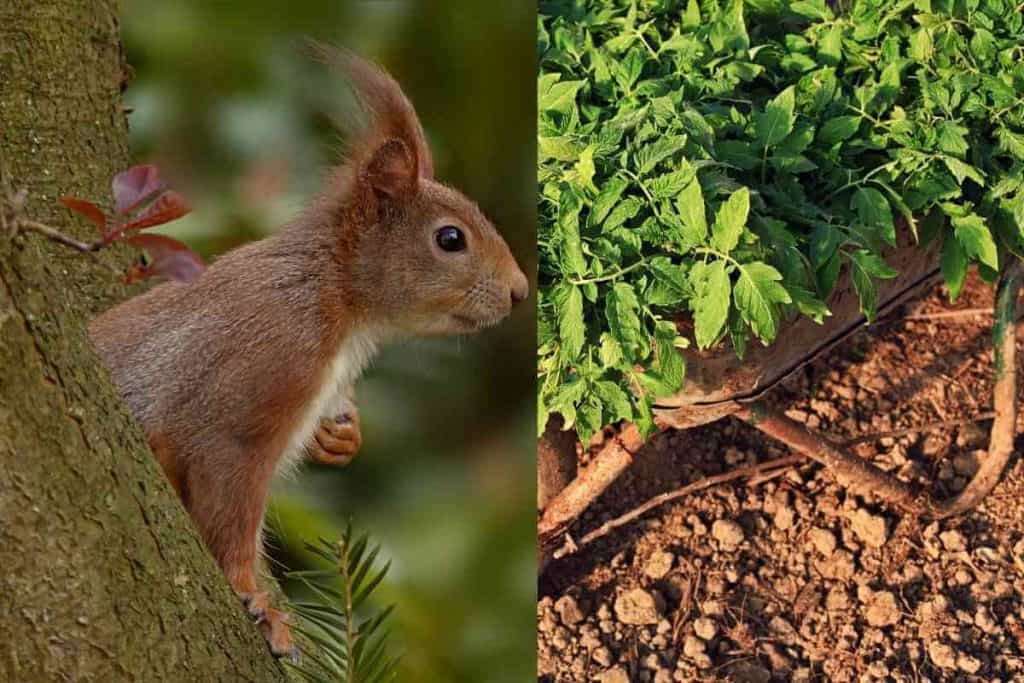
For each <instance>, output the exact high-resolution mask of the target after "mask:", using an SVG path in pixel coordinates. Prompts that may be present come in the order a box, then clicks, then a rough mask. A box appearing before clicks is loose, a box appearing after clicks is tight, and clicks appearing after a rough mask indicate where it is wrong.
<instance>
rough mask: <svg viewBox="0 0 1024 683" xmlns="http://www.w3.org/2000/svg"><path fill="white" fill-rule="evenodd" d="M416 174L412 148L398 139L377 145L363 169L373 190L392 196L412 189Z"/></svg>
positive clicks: (414, 184)
mask: <svg viewBox="0 0 1024 683" xmlns="http://www.w3.org/2000/svg"><path fill="white" fill-rule="evenodd" d="M418 175H419V173H418V169H417V168H416V158H415V157H414V156H413V153H412V150H410V149H409V146H408V145H406V144H405V143H404V142H402V141H401V140H398V139H391V140H388V141H387V142H385V143H384V144H383V145H381V146H380V147H378V148H377V150H376V151H375V152H374V153H373V156H372V157H370V161H369V163H368V164H367V165H366V171H365V177H366V179H367V181H368V182H369V183H370V186H371V187H373V189H374V191H375V192H378V193H380V194H383V195H386V196H388V197H392V198H393V197H397V196H400V195H403V194H407V193H410V192H412V191H414V190H415V189H416V182H417V178H418Z"/></svg>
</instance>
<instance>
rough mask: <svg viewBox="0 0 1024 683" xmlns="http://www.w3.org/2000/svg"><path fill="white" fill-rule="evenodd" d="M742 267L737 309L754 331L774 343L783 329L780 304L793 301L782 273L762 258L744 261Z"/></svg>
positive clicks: (736, 294)
mask: <svg viewBox="0 0 1024 683" xmlns="http://www.w3.org/2000/svg"><path fill="white" fill-rule="evenodd" d="M738 270H739V274H740V276H739V279H738V280H737V281H736V286H735V287H734V288H733V301H735V302H736V309H737V310H738V311H739V313H740V315H741V316H742V317H743V320H744V321H745V322H746V323H747V324H748V325H749V326H750V329H751V330H752V331H753V332H754V334H755V335H756V336H757V337H758V338H759V339H760V340H761V341H762V342H764V343H765V344H770V343H771V342H773V341H775V336H776V334H778V331H779V317H780V311H779V304H788V303H790V301H791V299H790V296H789V293H788V292H786V290H785V288H784V287H783V286H782V285H781V284H780V282H781V280H782V274H781V273H780V272H779V271H777V270H775V269H774V268H772V267H771V266H769V265H768V264H767V263H762V262H760V261H754V262H752V263H744V264H742V265H740V266H739V267H738Z"/></svg>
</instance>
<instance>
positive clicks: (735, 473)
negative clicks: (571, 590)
mask: <svg viewBox="0 0 1024 683" xmlns="http://www.w3.org/2000/svg"><path fill="white" fill-rule="evenodd" d="M806 460H807V458H805V457H804V456H802V455H787V456H785V457H782V458H776V459H774V460H767V461H765V462H761V463H758V464H756V465H750V466H748V467H740V468H738V469H735V470H731V471H729V472H724V473H722V474H716V475H715V476H712V477H705V478H704V479H700V480H698V481H695V482H693V483H692V484H687V485H686V486H683V487H682V488H678V489H676V490H675V491H668V492H666V493H661V494H659V495H657V496H654V497H653V498H651V499H650V500H648V501H647V502H645V503H643V504H641V505H639V506H637V507H635V508H633V509H632V510H630V511H629V512H627V513H625V514H623V515H620V516H618V517H616V518H615V519H610V520H608V521H607V522H605V523H604V524H602V525H601V526H599V527H598V528H596V529H594V530H593V531H591V532H590V533H588V534H586V535H585V536H583V538H581V539H580V540H579V541H576V542H574V543H572V544H571V545H570V544H568V543H567V544H566V545H564V546H562V547H561V548H559V549H558V550H556V551H555V553H554V557H555V559H560V558H562V557H565V556H566V555H570V554H572V553H573V552H576V550H578V549H579V548H582V547H583V546H586V545H589V544H591V543H593V542H594V541H596V540H597V539H599V538H601V537H603V536H606V535H608V534H609V533H611V532H612V531H614V530H615V529H618V528H619V527H621V526H625V525H626V524H629V523H630V522H632V521H634V520H636V519H637V518H639V517H641V516H642V515H644V514H646V513H648V512H650V511H651V510H653V509H654V508H656V507H659V506H661V505H664V504H665V503H669V502H671V501H673V500H678V499H679V498H683V497H685V496H688V495H690V494H691V493H696V492H697V491H703V490H704V489H707V488H711V487H712V486H717V485H718V484H724V483H727V482H730V481H735V480H736V479H743V478H744V477H752V476H755V475H762V474H765V473H766V472H769V471H774V470H778V469H786V468H789V467H792V466H793V465H798V464H800V463H802V462H805V461H806Z"/></svg>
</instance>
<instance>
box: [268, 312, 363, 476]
mask: <svg viewBox="0 0 1024 683" xmlns="http://www.w3.org/2000/svg"><path fill="white" fill-rule="evenodd" d="M376 353H377V335H376V334H373V333H372V332H371V331H356V332H352V333H351V334H349V335H348V336H346V337H345V340H344V341H342V343H341V347H340V348H339V349H338V351H337V353H335V354H334V357H333V358H332V359H331V362H330V364H329V365H328V367H327V371H326V372H325V373H324V376H323V379H322V380H321V383H320V386H319V387H318V388H317V390H316V392H315V393H314V394H313V395H312V397H311V398H310V399H309V401H308V403H306V406H305V407H304V408H303V411H302V416H301V417H300V418H299V420H298V422H296V425H295V428H294V430H293V431H292V434H291V436H290V437H289V438H288V445H287V447H286V448H285V452H284V455H283V457H282V458H281V460H280V463H279V465H278V470H279V471H280V470H281V469H288V468H291V467H292V466H294V465H295V464H296V463H297V462H298V461H299V459H300V457H301V456H302V455H303V453H304V452H305V449H306V444H307V443H309V439H310V438H312V436H313V434H314V433H315V432H316V429H317V425H318V424H319V422H320V418H323V417H332V416H334V415H336V414H337V413H338V412H342V411H343V410H345V409H349V408H350V407H349V406H346V405H345V404H346V403H347V402H348V400H349V399H348V393H349V391H350V390H351V387H352V385H353V384H354V383H355V382H356V380H357V379H359V376H360V375H361V374H362V373H363V370H365V369H366V366H367V365H369V364H370V361H371V360H373V357H374V355H376Z"/></svg>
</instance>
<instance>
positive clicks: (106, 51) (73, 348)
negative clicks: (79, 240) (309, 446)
mask: <svg viewBox="0 0 1024 683" xmlns="http://www.w3.org/2000/svg"><path fill="white" fill-rule="evenodd" d="M123 69H124V66H123V64H122V57H121V48H120V41H119V37H118V24H117V18H116V6H115V2H114V1H113V0H2V2H0V191H5V190H6V189H14V190H17V189H22V188H24V189H25V190H27V191H28V202H27V206H26V214H28V216H29V217H31V218H33V219H36V220H39V221H42V222H46V223H49V224H51V225H54V226H57V227H60V228H62V229H63V230H65V231H66V232H68V233H70V234H73V235H76V236H79V237H92V235H91V229H90V226H86V225H84V224H83V222H82V221H81V220H78V219H73V218H71V217H70V214H69V213H68V212H67V211H65V210H63V209H62V208H60V207H58V206H57V204H56V199H57V198H58V197H59V196H61V195H72V196H78V197H84V198H90V199H97V200H103V201H104V202H106V201H107V200H108V197H109V194H110V178H111V177H112V176H113V175H114V173H116V172H117V171H119V170H122V169H124V168H125V167H126V166H127V165H128V164H129V156H128V149H127V137H126V133H127V124H126V119H125V115H124V113H123V111H122V110H121V108H120V97H119V95H120V87H121V84H122V80H123ZM102 258H103V259H104V260H107V261H108V262H109V263H117V264H118V265H119V266H124V265H125V264H126V262H127V260H128V259H129V258H130V257H129V255H128V254H127V253H126V252H117V253H113V254H104V255H103V257H102ZM116 279H117V278H116V277H115V276H113V275H112V274H111V273H110V271H109V270H107V269H105V268H101V267H99V265H98V264H97V263H96V262H95V261H93V260H92V259H90V258H88V257H86V256H83V255H80V254H77V253H75V252H72V251H70V250H68V249H66V248H65V247H62V246H60V245H56V244H53V243H50V242H47V241H46V240H44V239H43V238H42V237H40V236H39V235H36V234H22V235H20V236H17V237H14V238H12V237H11V236H10V235H9V234H5V235H0V680H3V681H19V682H21V681H44V680H61V681H64V680H67V681H122V680H138V681H190V682H191V681H199V680H202V681H214V680H216V681H221V680H245V681H281V680H287V676H286V675H285V672H284V669H283V668H282V667H281V666H280V664H278V663H276V662H275V661H274V660H273V659H272V658H271V657H270V655H269V654H268V652H267V649H266V647H265V645H264V643H263V641H262V639H261V638H260V637H259V635H258V633H257V631H256V629H255V628H254V627H253V625H252V624H250V623H249V621H248V618H247V617H246V616H245V615H244V612H243V610H242V608H241V606H240V605H238V604H237V601H236V599H235V597H234V596H233V595H232V593H231V591H230V589H229V588H228V586H227V584H226V582H225V581H224V579H223V577H222V575H221V573H220V571H219V570H218V569H217V567H216V566H215V564H214V562H213V560H212V559H211V558H210V556H209V555H208V553H207V552H206V551H205V549H204V548H203V547H202V545H201V542H200V540H199V537H198V535H197V534H196V533H195V532H194V530H193V528H192V525H191V523H190V521H189V519H188V517H187V515H186V514H185V512H184V510H183V509H182V507H181V506H180V504H179V503H178V501H177V499H176V498H175V496H174V493H173V492H172V491H171V489H170V487H169V486H168V484H167V482H166V481H165V479H164V477H163V475H162V473H161V472H160V471H159V469H158V468H157V466H156V464H155V462H154V460H153V459H152V456H151V455H150V453H149V450H148V448H147V446H146V444H145V440H144V438H143V436H142V434H141V433H140V431H139V429H138V427H137V426H136V425H135V424H134V422H133V421H132V420H131V418H130V417H129V415H128V414H127V412H126V409H125V408H124V406H123V405H122V403H121V401H120V400H119V399H118V397H117V395H116V391H115V390H114V389H113V387H112V386H111V384H110V381H109V379H108V377H107V374H106V372H105V371H104V370H103V369H102V367H101V366H100V364H99V361H98V359H97V357H96V356H95V355H94V353H93V351H92V348H91V346H90V344H89V341H88V337H87V334H86V327H85V325H86V322H87V320H88V319H89V318H90V317H91V316H92V315H93V314H95V313H96V312H97V311H98V310H101V309H102V308H104V307H106V306H109V305H110V304H111V303H112V302H113V301H115V300H116V299H117V298H118V297H121V296H124V294H125V292H124V289H123V287H122V285H121V284H120V283H118V282H117V281H116ZM145 333H146V331H145V330H139V334H140V335H144V334H145Z"/></svg>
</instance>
